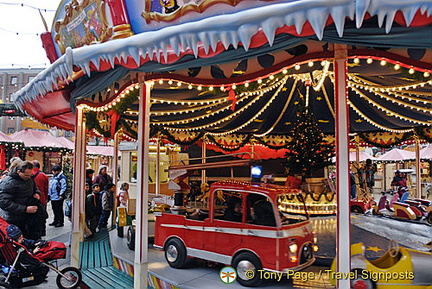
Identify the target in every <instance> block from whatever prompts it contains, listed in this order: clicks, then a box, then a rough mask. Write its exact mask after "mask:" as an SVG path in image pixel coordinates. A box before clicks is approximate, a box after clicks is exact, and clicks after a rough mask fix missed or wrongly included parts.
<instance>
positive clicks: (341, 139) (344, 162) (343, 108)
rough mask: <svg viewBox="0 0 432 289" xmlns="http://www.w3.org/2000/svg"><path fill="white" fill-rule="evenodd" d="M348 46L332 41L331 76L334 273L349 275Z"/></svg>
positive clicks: (344, 283)
mask: <svg viewBox="0 0 432 289" xmlns="http://www.w3.org/2000/svg"><path fill="white" fill-rule="evenodd" d="M346 64H347V48H346V45H342V44H335V58H334V64H333V65H334V75H335V80H334V81H335V104H336V195H337V236H336V237H337V239H336V240H337V241H336V244H337V247H336V260H337V272H340V273H342V274H344V275H345V274H348V273H349V272H350V270H351V269H350V268H351V262H350V260H351V250H350V246H351V244H350V243H351V242H350V241H351V240H350V236H351V230H350V206H349V202H350V193H349V192H350V186H349V179H350V177H349V136H348V134H349V115H348V99H347V97H348V91H347V78H346V77H347V65H346ZM337 287H338V288H350V279H348V278H347V279H340V280H338V281H337Z"/></svg>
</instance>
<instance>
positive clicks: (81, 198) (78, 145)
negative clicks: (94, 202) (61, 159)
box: [71, 105, 86, 267]
mask: <svg viewBox="0 0 432 289" xmlns="http://www.w3.org/2000/svg"><path fill="white" fill-rule="evenodd" d="M85 130H86V125H85V119H84V107H83V106H82V105H77V107H76V117H75V151H74V161H73V162H74V171H73V195H72V200H73V206H72V244H71V265H72V266H75V267H79V245H80V243H81V242H82V241H83V239H84V223H85V211H84V206H85V191H84V189H85V188H84V184H85V169H86V134H85Z"/></svg>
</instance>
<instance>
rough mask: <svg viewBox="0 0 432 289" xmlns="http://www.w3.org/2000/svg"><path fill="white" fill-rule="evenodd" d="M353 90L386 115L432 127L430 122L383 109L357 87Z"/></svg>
mask: <svg viewBox="0 0 432 289" xmlns="http://www.w3.org/2000/svg"><path fill="white" fill-rule="evenodd" d="M352 90H353V91H354V92H356V93H357V94H358V95H359V96H360V97H362V98H364V99H365V100H366V101H367V102H368V103H369V104H372V105H373V106H375V107H377V108H378V109H379V110H381V111H384V112H385V113H388V114H390V115H391V116H394V117H397V118H400V119H403V120H406V121H409V122H413V123H418V124H422V125H428V126H430V125H431V123H429V122H424V121H421V120H415V119H412V118H410V117H406V116H403V115H401V114H399V113H396V112H394V111H390V110H388V109H386V108H385V107H383V106H382V105H380V104H378V103H376V102H375V101H373V100H371V99H370V98H369V97H368V96H366V95H365V94H364V93H362V92H361V91H360V90H358V89H357V88H355V87H352Z"/></svg>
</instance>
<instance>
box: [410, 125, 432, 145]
mask: <svg viewBox="0 0 432 289" xmlns="http://www.w3.org/2000/svg"><path fill="white" fill-rule="evenodd" d="M414 130H415V132H416V134H417V135H418V136H419V137H420V138H421V139H424V140H425V141H426V142H428V143H432V128H430V127H416V128H415V129H414Z"/></svg>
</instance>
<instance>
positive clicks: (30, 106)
mask: <svg viewBox="0 0 432 289" xmlns="http://www.w3.org/2000/svg"><path fill="white" fill-rule="evenodd" d="M87 2H88V1H87ZM93 2H95V1H90V2H89V3H93ZM96 2H97V1H96ZM126 2H128V3H127V4H128V5H126V6H127V7H128V8H127V9H128V10H127V11H123V12H124V13H125V14H128V16H129V19H130V20H129V22H130V23H129V24H130V25H131V29H132V30H131V31H130V34H128V36H129V35H130V36H129V37H126V38H123V39H115V40H113V39H114V38H116V37H114V36H115V35H113V36H112V38H110V37H108V36H107V35H106V33H105V34H104V31H105V32H107V31H108V30H107V29H106V27H105V28H104V27H101V30H100V35H101V37H102V34H103V35H104V37H105V38H103V37H102V38H103V39H102V38H101V39H99V41H93V42H92V43H98V44H93V45H85V44H90V43H85V41H84V40H83V41H84V42H83V43H78V42H77V39H75V38H76V37H75V38H71V37H70V36H68V35H66V34H64V33H65V31H66V30H67V29H66V28H64V27H68V29H71V26H70V25H69V26H67V25H68V23H69V22H68V21H73V20H74V19H72V18H73V13H72V14H71V15H69V14H66V11H68V9H67V8H68V7H69V6H67V5H69V4H68V3H67V2H65V3H63V5H62V6H61V7H60V8H59V11H58V19H57V20H56V22H55V24H54V25H53V26H55V27H56V29H53V31H52V34H53V35H52V38H53V46H54V47H55V49H56V55H55V57H54V58H57V55H60V57H58V59H56V60H55V59H54V58H53V60H55V62H54V63H53V65H52V66H51V67H49V68H48V69H46V70H45V71H43V72H41V73H40V74H39V75H38V76H37V77H36V78H35V79H34V80H33V81H32V82H30V83H29V84H28V85H27V86H26V87H24V88H23V89H21V90H20V91H19V92H18V93H17V94H16V95H15V97H16V103H17V105H18V106H19V107H20V108H22V109H25V110H27V111H28V112H29V113H30V114H32V115H33V116H35V117H36V118H37V119H39V120H41V121H43V122H45V123H48V124H50V125H56V126H58V127H62V128H65V129H73V128H74V123H75V117H74V114H73V113H74V109H75V106H76V105H77V104H79V103H83V104H86V105H87V112H88V113H87V115H86V117H87V125H88V127H89V128H91V129H95V130H97V131H98V132H99V133H101V134H102V135H104V136H106V137H109V136H113V133H114V132H116V131H117V130H118V129H122V130H123V132H124V133H125V134H127V135H129V136H130V137H132V138H136V131H137V114H138V111H137V105H136V103H137V99H138V90H137V85H136V83H137V82H138V77H139V76H144V79H146V80H148V81H149V83H150V82H151V84H150V85H151V88H152V92H151V101H152V106H151V125H152V128H153V133H154V134H156V133H159V134H163V135H166V136H167V137H168V138H170V139H172V140H177V141H179V140H180V139H183V140H184V142H191V141H193V140H197V139H199V138H200V137H201V136H202V135H204V134H205V135H207V136H209V137H210V138H212V140H214V142H215V143H220V142H221V141H220V140H219V139H220V138H221V137H225V136H228V135H236V136H234V137H232V138H233V139H239V137H238V135H249V136H250V135H252V136H254V137H255V138H258V139H262V140H263V142H265V143H266V144H267V143H269V142H271V137H272V136H277V137H278V138H279V139H280V136H284V135H287V134H288V133H289V131H290V130H291V128H292V127H293V124H294V123H295V119H296V117H295V116H296V113H297V112H298V111H299V109H300V107H301V106H304V107H307V109H309V110H310V112H311V113H312V114H313V115H314V119H315V122H316V123H317V124H318V126H319V127H320V128H321V129H322V131H323V132H324V133H327V134H332V133H333V131H334V123H335V112H334V94H333V91H334V85H333V79H334V77H335V76H334V73H333V70H334V69H333V63H332V59H333V58H334V55H335V44H346V45H347V46H346V47H347V53H348V55H347V57H348V71H347V73H348V75H347V76H348V90H349V91H348V93H349V95H348V98H349V110H350V131H351V132H357V133H359V134H362V140H364V141H365V142H369V143H373V144H374V145H376V144H377V143H378V144H379V143H380V142H381V144H383V145H389V144H394V143H395V142H397V141H402V140H405V139H406V138H408V137H410V136H412V134H413V133H414V128H418V130H417V131H416V134H420V135H421V136H422V137H424V138H426V139H427V138H431V139H432V132H431V130H430V126H431V124H432V123H431V112H432V101H431V98H430V91H431V89H432V80H431V77H430V73H431V71H432V64H431V63H432V51H431V48H432V43H431V41H430V29H431V23H432V17H431V13H432V3H431V2H430V1H409V2H407V1H402V0H400V1H398V0H397V1H378V0H376V1H374V0H372V1H352V0H351V1H350V0H347V1H323V2H318V3H317V2H313V3H312V2H310V1H295V2H293V1H266V2H265V3H263V2H262V1H222V2H226V3H219V4H214V6H212V8H208V9H207V8H205V7H207V6H205V5H204V6H200V5H198V4H194V5H198V6H199V7H200V8H202V9H201V12H200V13H197V12H188V11H189V10H188V8H191V7H192V6H190V4H184V5H183V6H182V8H181V9H180V10H181V12H179V11H180V10H178V11H175V12H170V11H168V10H164V9H162V8H161V10H160V11H159V10H158V11H156V10H155V11H153V10H152V9H153V8H149V7H153V6H152V5H155V6H154V7H156V6H157V5H156V2H158V1H153V2H154V3H152V4H150V6H149V7H147V6H145V5H144V6H145V7H144V8H143V7H140V5H139V4H137V3H138V2H141V1H132V0H130V1H126ZM203 2H208V1H203ZM234 2H235V3H236V4H238V5H234ZM227 3H228V4H227ZM71 5H72V4H71ZM80 5H81V4H80ZM80 5H78V7H74V8H75V10H77V11H78V12H80V11H84V8H85V7H80ZM141 6H142V5H141ZM159 7H160V6H159ZM109 8H110V9H114V8H113V7H111V6H110V7H109ZM204 8H205V9H204ZM215 8H218V9H215ZM80 9H81V10H80ZM216 11H219V12H216ZM78 12H77V13H78ZM228 12H229V13H228ZM137 14H138V16H137ZM141 16H142V17H141ZM62 17H63V18H62ZM69 18H70V19H69ZM76 19H78V18H76ZM114 20H118V19H114ZM114 22H115V21H114ZM70 23H72V22H70ZM73 23H75V22H73ZM98 23H99V22H98ZM100 23H102V22H100ZM75 24H76V23H75ZM56 25H57V26H56ZM78 26H79V25H78ZM59 27H60V28H59ZM62 27H63V28H62ZM77 29H78V28H77ZM104 29H105V30H104ZM84 30H85V29H84ZM62 33H63V34H62ZM133 34H135V35H133ZM117 38H119V37H117ZM104 41H105V42H104ZM68 46H69V48H66V47H68ZM51 56H52V53H51ZM35 100H37V101H35ZM378 131H386V132H390V133H391V135H388V134H387V135H384V136H382V135H379V133H378ZM381 136H382V137H381ZM218 138H219V139H218ZM241 138H242V137H240V139H241ZM386 138H387V140H384V141H382V139H386ZM376 139H380V141H376ZM224 142H227V141H226V140H224ZM278 145H279V147H280V146H281V145H280V143H279V144H277V145H276V146H278Z"/></svg>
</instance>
